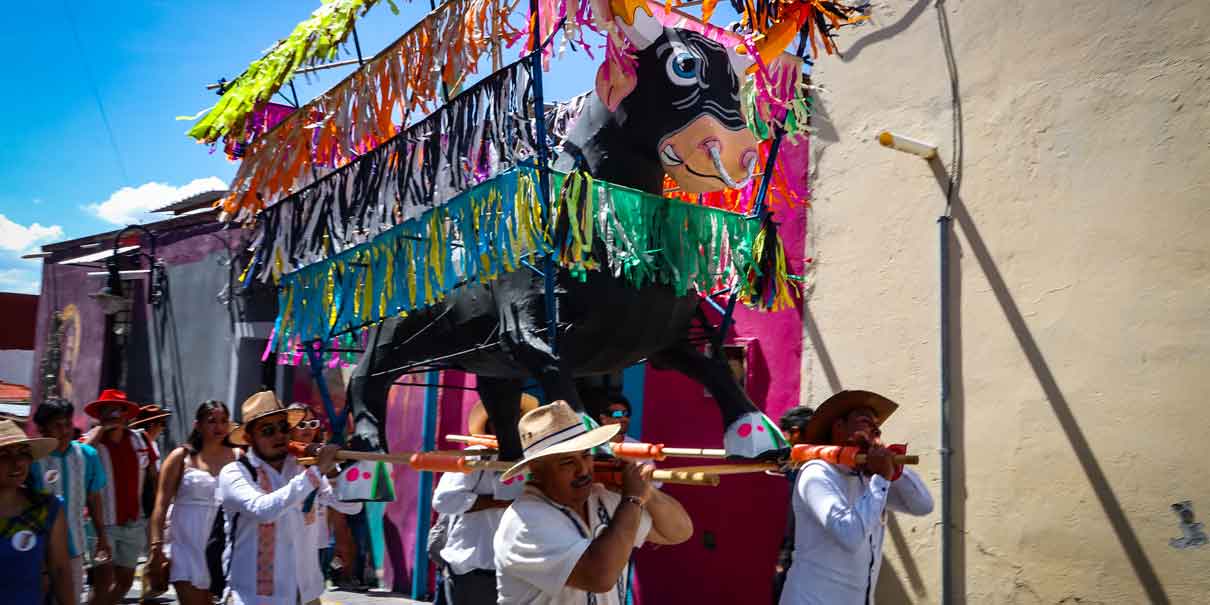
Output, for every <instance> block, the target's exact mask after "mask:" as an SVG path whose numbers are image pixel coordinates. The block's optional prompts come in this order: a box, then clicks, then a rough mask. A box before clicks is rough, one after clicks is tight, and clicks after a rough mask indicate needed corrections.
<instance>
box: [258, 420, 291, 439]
mask: <svg viewBox="0 0 1210 605" xmlns="http://www.w3.org/2000/svg"><path fill="white" fill-rule="evenodd" d="M256 433H257V434H258V435H260V436H261V437H265V438H268V437H274V436H276V435H277V434H278V433H281V434H283V435H288V434H289V433H290V423H289V422H286V421H285V420H282V421H280V422H275V423H266V424H262V425H260V426H259V427H257V429H256Z"/></svg>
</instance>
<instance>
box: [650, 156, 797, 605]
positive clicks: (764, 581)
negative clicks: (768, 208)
mask: <svg viewBox="0 0 1210 605" xmlns="http://www.w3.org/2000/svg"><path fill="white" fill-rule="evenodd" d="M806 154H807V145H806V144H802V145H797V146H790V145H786V146H784V147H783V148H782V154H781V157H780V158H779V160H778V163H779V164H781V165H782V166H783V167H784V168H791V167H793V168H794V169H793V172H794V173H798V172H800V171H801V173H802V174H803V177H802V178H803V181H802V183H801V185H802V186H803V187H804V189H805V172H806V171H805V167H806V158H807V155H806ZM774 210H775V215H774V217H775V220H777V221H778V222H779V223H780V229H779V233H780V234H781V237H782V239H783V241H784V243H785V249H786V257H787V260H788V261H789V263H790V271H791V272H792V273H795V274H799V275H801V274H802V264H803V262H802V251H805V250H806V246H805V241H806V232H807V231H806V226H807V209H806V207H805V206H799V207H797V208H781V209H778V208H774ZM735 320H736V321H735V329H734V330H733V331H732V333H731V334H729V335H728V342H737V341H743V340H745V339H751V340H749V343H750V344H749V356H748V376H747V383H746V389H747V391H748V395H749V396H750V397H751V398H752V400H753V401H754V402H755V403H756V405H757V406H758V407H759V408H761V409H762V410H763V411H764V412H765V413H766V414H767V415H768V416H769V417H770V418H772V419H773V420H774V421H775V422H776V421H777V419H778V418H780V417H781V414H782V413H783V412H784V411H785V410H787V409H789V408H791V407H793V406H795V405H798V404H799V401H798V397H799V382H800V378H801V374H800V372H801V370H800V368H801V367H802V365H801V361H802V354H803V350H802V341H803V338H802V330H803V328H802V325H803V324H802V310H801V308H795V309H789V310H783V311H780V312H777V313H761V312H756V311H753V310H750V309H747V308H744V307H741V306H737V307H736V310H735ZM722 434H723V426H722V419H721V417H720V415H719V412H718V408H717V407H716V406H715V404H714V401H713V399H712V398H711V397H710V396H709V395H707V394H706V393H705V391H704V389H703V388H702V387H701V386H700V385H698V384H697V383H695V382H693V381H691V380H689V379H688V378H686V377H685V376H683V375H681V374H678V373H676V372H670V371H661V370H656V369H652V368H650V367H648V369H647V374H646V380H645V383H644V393H643V435H642V437H643V440H644V441H650V442H655V443H665V444H668V445H674V444H675V445H677V446H682V447H721V446H722ZM690 463H692V461H689V462H686V463H684V464H690ZM673 465H674V464H673V462H672V461H669V462H668V463H666V464H665V465H664V466H673ZM665 490H666V491H667V492H668V493H670V494H672V495H673V496H675V497H676V498H677V499H678V500H680V501H681V503H682V504H684V506H685V508H686V509H687V510H688V511H689V514H690V516H691V517H692V518H693V523H694V533H693V538H691V539H690V540H689V541H688V542H686V543H684V544H680V545H677V546H673V547H662V548H661V547H651V546H647V547H644V548H642V549H640V550H639V552H638V554H637V555H636V561H637V563H636V566H635V575H636V576H637V578H638V579H639V583H638V584H639V588H638V589H637V595H636V602H643V603H651V604H660V603H744V604H749V603H753V604H764V603H769V602H771V598H772V596H771V594H772V592H771V588H772V578H773V571H774V570H773V567H774V565H775V563H776V559H777V547H778V545H779V544H780V542H781V537H782V532H783V530H784V527H785V520H786V511H787V509H786V506H787V503H788V498H789V485H788V484H787V482H786V481H784V480H782V479H779V478H777V477H769V476H765V475H738V476H728V477H724V478H723V481H722V484H721V485H720V486H718V487H716V488H708V487H686V486H667V487H666V488H665ZM708 533H709V534H711V535H712V536H713V542H714V545H713V547H709V546H707V545H706V536H707V534H708Z"/></svg>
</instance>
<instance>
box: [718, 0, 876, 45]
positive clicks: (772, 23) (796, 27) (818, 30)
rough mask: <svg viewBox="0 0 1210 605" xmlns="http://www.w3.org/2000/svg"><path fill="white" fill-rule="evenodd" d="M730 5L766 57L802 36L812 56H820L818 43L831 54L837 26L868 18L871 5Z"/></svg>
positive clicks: (819, 1) (774, 1)
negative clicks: (807, 41) (809, 46)
mask: <svg viewBox="0 0 1210 605" xmlns="http://www.w3.org/2000/svg"><path fill="white" fill-rule="evenodd" d="M731 6H732V7H733V8H735V11H736V12H737V13H739V15H740V27H741V28H742V29H744V30H747V31H751V32H753V33H754V34H756V35H755V37H754V38H753V40H752V41H753V43H754V45H755V50H756V52H757V53H758V54H759V55H760V56H762V57H766V58H768V57H776V56H777V55H780V54H781V53H783V52H785V51H786V49H787V47H788V46H789V45H790V43H791V42H793V41H794V39H795V38H798V37H803V36H805V37H806V39H807V40H809V41H810V43H811V56H814V57H818V56H819V46H820V45H822V46H823V48H824V51H825V52H827V54H829V55H830V54H832V53H834V52H836V43H835V41H834V40H833V38H834V37H835V32H836V30H837V29H839V28H840V27H842V26H845V25H853V24H855V23H860V22H861V21H864V20H866V19H868V18H869V16H868V15H867V14H866V13H867V11H868V10H869V7H870V5H869V2H863V3H861V4H846V3H843V2H834V1H830V0H731Z"/></svg>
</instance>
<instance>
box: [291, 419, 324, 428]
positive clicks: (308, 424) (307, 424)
mask: <svg viewBox="0 0 1210 605" xmlns="http://www.w3.org/2000/svg"><path fill="white" fill-rule="evenodd" d="M294 428H296V429H302V430H307V429H317V428H319V420H317V419H315V418H312V419H311V420H303V421H302V422H299V423H298V424H296V425H294Z"/></svg>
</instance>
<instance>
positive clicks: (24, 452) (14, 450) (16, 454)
mask: <svg viewBox="0 0 1210 605" xmlns="http://www.w3.org/2000/svg"><path fill="white" fill-rule="evenodd" d="M33 457H34V453H33V450H31V449H29V446H28V445H16V446H12V447H5V448H0V460H3V459H9V458H29V459H31V460H32V459H33Z"/></svg>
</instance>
